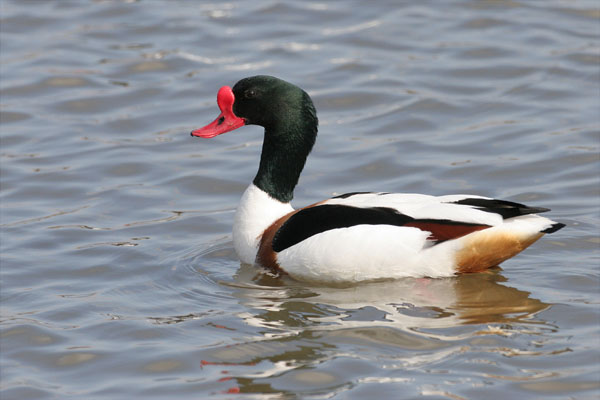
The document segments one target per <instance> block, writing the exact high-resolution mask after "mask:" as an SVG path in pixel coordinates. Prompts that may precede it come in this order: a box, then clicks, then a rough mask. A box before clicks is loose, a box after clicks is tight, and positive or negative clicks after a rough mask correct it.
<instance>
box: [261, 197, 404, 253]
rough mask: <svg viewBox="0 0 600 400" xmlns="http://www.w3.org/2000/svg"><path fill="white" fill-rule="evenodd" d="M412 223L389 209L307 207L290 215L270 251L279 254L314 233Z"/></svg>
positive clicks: (343, 206) (338, 206)
mask: <svg viewBox="0 0 600 400" xmlns="http://www.w3.org/2000/svg"><path fill="white" fill-rule="evenodd" d="M413 220H414V219H413V218H411V217H409V216H407V215H404V214H400V213H399V212H397V211H396V210H395V209H393V208H388V207H371V208H360V207H352V206H345V205H338V204H324V205H322V206H316V207H308V208H305V209H303V210H300V211H298V212H297V213H296V214H294V215H292V216H291V217H290V218H289V219H288V220H287V221H286V222H285V223H284V224H283V225H282V226H281V228H279V230H278V231H277V233H275V237H274V238H273V250H274V251H276V252H280V251H282V250H285V249H287V248H288V247H291V246H293V245H295V244H297V243H300V242H301V241H303V240H304V239H307V238H309V237H311V236H313V235H316V234H317V233H321V232H325V231H328V230H331V229H338V228H349V227H351V226H354V225H362V224H368V225H396V226H403V225H405V224H406V223H407V222H410V221H413Z"/></svg>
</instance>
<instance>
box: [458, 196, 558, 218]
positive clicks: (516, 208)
mask: <svg viewBox="0 0 600 400" xmlns="http://www.w3.org/2000/svg"><path fill="white" fill-rule="evenodd" d="M453 203H454V204H462V205H465V206H473V207H475V208H477V209H478V210H481V211H485V212H490V213H494V214H500V215H501V216H502V219H507V218H513V217H518V216H520V215H527V214H537V213H543V212H546V211H550V209H549V208H543V207H529V206H526V205H525V204H520V203H514V202H512V201H506V200H496V199H478V198H469V199H463V200H459V201H455V202H453Z"/></svg>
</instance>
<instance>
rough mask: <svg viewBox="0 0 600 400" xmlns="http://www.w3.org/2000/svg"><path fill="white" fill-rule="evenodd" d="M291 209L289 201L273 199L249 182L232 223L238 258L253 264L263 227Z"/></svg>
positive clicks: (234, 244)
mask: <svg viewBox="0 0 600 400" xmlns="http://www.w3.org/2000/svg"><path fill="white" fill-rule="evenodd" d="M291 211H294V209H293V208H292V206H291V205H290V203H282V202H280V201H279V200H275V199H274V198H272V197H271V196H269V195H268V194H267V193H266V192H264V191H262V190H261V189H259V188H258V187H257V186H255V185H254V184H253V183H252V184H250V186H248V188H247V189H246V191H245V192H244V194H243V195H242V199H241V200H240V204H239V205H238V208H237V211H236V213H235V222H234V224H233V246H234V248H235V252H236V253H237V255H238V257H239V258H240V260H241V261H242V262H244V263H246V264H254V262H255V260H256V253H257V252H258V245H259V243H260V238H261V236H262V234H263V232H264V231H265V229H267V228H268V227H269V226H271V224H272V223H273V222H275V221H277V220H278V219H279V218H281V217H283V216H284V215H286V214H287V213H289V212H291Z"/></svg>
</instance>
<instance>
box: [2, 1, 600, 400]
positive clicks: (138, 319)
mask: <svg viewBox="0 0 600 400" xmlns="http://www.w3.org/2000/svg"><path fill="white" fill-rule="evenodd" d="M0 14H1V21H0V62H1V63H0V111H1V115H0V122H1V127H0V133H1V141H0V148H1V149H0V156H1V157H0V162H1V164H0V167H1V177H0V178H1V180H0V184H1V187H0V189H1V193H0V206H1V214H0V224H1V236H0V245H1V252H2V255H1V260H0V262H1V263H0V278H1V281H0V307H1V341H0V397H1V398H2V399H3V400H9V399H71V398H73V399H75V398H77V399H80V398H81V399H83V398H85V399H130V398H159V399H165V398H169V399H187V398H194V399H197V398H248V399H293V398H319V399H322V398H328V399H331V398H335V399H365V398H380V399H409V398H427V399H477V398H486V399H490V400H491V399H505V398H515V399H517V398H519V399H521V398H536V399H540V398H561V399H563V398H577V399H592V398H598V397H599V396H600V350H599V349H600V329H599V328H600V309H599V307H598V304H599V302H600V278H599V267H600V260H599V254H600V251H599V250H600V239H599V222H600V221H599V220H600V164H599V158H600V157H599V154H600V153H599V146H600V135H599V127H600V84H599V82H600V6H599V4H598V2H597V1H594V0H590V1H583V0H582V1H577V0H569V1H567V0H564V1H563V0H545V1H541V0H540V1H517V0H513V1H510V0H499V1H475V0H473V1H467V0H461V1H458V0H456V1H444V2H440V1H433V0H430V1H418V2H408V1H406V2H393V1H390V2H383V1H381V2H379V1H378V2H368V3H365V2H360V1H323V2H316V1H299V0H298V1H281V2H279V1H266V0H258V1H231V2H214V3H207V2H196V1H158V0H155V1H144V0H142V1H32V0H30V1H18V0H3V1H2V2H0ZM255 74H270V75H275V76H278V77H281V78H283V79H286V80H288V81H291V82H293V83H295V84H297V85H299V86H301V87H303V88H304V89H306V90H307V91H308V92H309V93H310V94H311V96H312V97H313V99H314V101H315V104H316V106H317V108H318V112H319V118H320V121H321V124H320V132H319V138H318V141H317V144H316V146H315V149H314V151H313V153H312V154H311V156H310V157H309V160H308V163H307V166H306V169H305V171H304V173H303V175H302V178H301V180H300V184H299V186H298V188H297V190H296V197H295V199H294V203H293V204H294V205H296V206H302V205H306V204H310V203H313V202H316V201H319V200H321V199H324V198H326V197H329V196H331V195H332V194H335V193H338V194H339V193H344V192H349V191H364V190H382V191H398V192H418V193H429V194H436V195H438V194H449V193H465V192H466V193H472V194H479V195H486V196H492V197H499V198H505V199H508V200H513V201H519V202H525V203H527V204H531V205H533V206H541V207H549V208H551V209H552V212H551V213H550V216H551V217H552V218H553V219H555V220H558V221H561V222H564V223H566V224H567V227H565V228H564V229H563V230H561V231H559V232H557V233H555V234H553V235H550V236H546V237H545V238H543V239H542V240H540V241H539V242H537V243H536V244H534V245H533V246H532V247H531V248H529V249H528V250H526V251H525V252H524V253H522V254H521V255H519V256H517V257H516V258H514V259H511V260H509V261H507V262H506V263H504V264H503V265H502V269H501V270H496V271H493V272H491V273H486V274H474V275H467V276H461V277H457V278H452V279H438V280H430V279H417V280H414V279H406V280H402V281H396V282H384V283H372V284H361V285H356V286H353V287H348V288H328V287H319V286H313V285H307V284H302V283H298V282H294V281H292V280H289V279H275V278H272V277H269V276H265V275H261V274H260V273H259V272H258V271H257V270H255V269H254V268H252V267H249V266H242V265H240V262H239V261H238V259H237V258H236V255H235V253H234V252H233V247H232V242H231V226H232V222H233V221H232V219H233V213H234V210H235V207H236V205H237V202H238V200H239V197H240V195H241V193H242V191H243V190H244V189H245V187H246V186H247V184H248V183H249V182H250V180H251V179H252V178H253V176H254V174H255V172H256V169H257V166H258V157H259V153H260V146H261V141H262V132H261V129H260V128H258V127H245V128H243V129H240V130H237V131H235V132H232V133H229V134H227V135H222V136H219V137H217V138H214V139H212V140H200V139H194V138H191V137H190V136H189V131H190V130H191V129H193V128H198V127H200V126H203V125H204V124H206V123H208V122H210V121H212V119H213V118H214V117H216V115H217V113H218V109H217V106H216V103H215V99H216V93H217V90H218V89H219V87H221V86H222V85H232V84H234V83H235V82H236V81H237V80H239V79H240V78H243V77H246V76H250V75H255Z"/></svg>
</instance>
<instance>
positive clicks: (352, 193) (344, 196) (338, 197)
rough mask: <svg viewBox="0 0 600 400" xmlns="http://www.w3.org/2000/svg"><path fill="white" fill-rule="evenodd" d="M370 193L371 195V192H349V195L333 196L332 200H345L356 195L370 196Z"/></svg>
mask: <svg viewBox="0 0 600 400" xmlns="http://www.w3.org/2000/svg"><path fill="white" fill-rule="evenodd" d="M370 193H373V192H350V193H344V194H340V195H339V196H334V197H332V199H347V198H348V197H352V196H355V195H357V194H370Z"/></svg>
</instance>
